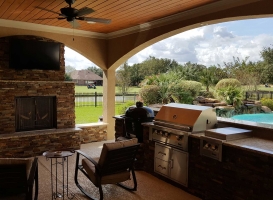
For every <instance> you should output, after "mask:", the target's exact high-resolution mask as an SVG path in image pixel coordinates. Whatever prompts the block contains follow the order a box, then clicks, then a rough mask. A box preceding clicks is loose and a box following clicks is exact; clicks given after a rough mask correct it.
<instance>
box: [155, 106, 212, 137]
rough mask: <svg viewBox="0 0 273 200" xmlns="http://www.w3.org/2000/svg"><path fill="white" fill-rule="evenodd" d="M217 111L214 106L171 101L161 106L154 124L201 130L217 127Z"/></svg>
mask: <svg viewBox="0 0 273 200" xmlns="http://www.w3.org/2000/svg"><path fill="white" fill-rule="evenodd" d="M216 123H217V117H216V113H215V111H214V110H213V108H212V107H208V106H198V105H189V104H180V103H169V104H166V105H164V106H162V107H161V109H160V110H159V112H158V113H157V115H156V116H155V119H154V124H156V125H160V126H167V127H170V128H177V129H186V131H190V132H200V131H205V130H207V129H211V128H215V124H216Z"/></svg>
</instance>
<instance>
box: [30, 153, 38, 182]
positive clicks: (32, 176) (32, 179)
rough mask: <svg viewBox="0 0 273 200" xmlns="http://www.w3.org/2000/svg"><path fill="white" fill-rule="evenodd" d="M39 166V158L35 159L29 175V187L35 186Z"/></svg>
mask: <svg viewBox="0 0 273 200" xmlns="http://www.w3.org/2000/svg"><path fill="white" fill-rule="evenodd" d="M37 166H38V158H34V160H33V162H32V166H31V169H30V173H29V176H28V187H32V186H33V183H34V179H35V173H36V170H37Z"/></svg>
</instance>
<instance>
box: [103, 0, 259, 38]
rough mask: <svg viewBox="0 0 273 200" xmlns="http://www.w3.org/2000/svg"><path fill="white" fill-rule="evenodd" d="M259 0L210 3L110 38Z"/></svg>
mask: <svg viewBox="0 0 273 200" xmlns="http://www.w3.org/2000/svg"><path fill="white" fill-rule="evenodd" d="M257 1H260V0H248V1H245V0H220V1H217V2H215V3H211V4H208V5H205V6H202V7H198V8H194V9H191V10H187V11H184V12H181V13H177V14H174V15H171V16H168V17H165V18H162V19H158V20H154V21H151V22H149V23H144V24H140V25H138V26H134V27H130V28H127V29H123V30H120V31H115V32H112V33H108V39H111V38H116V37H121V36H124V35H129V34H133V33H136V32H141V31H146V30H149V29H152V28H156V27H160V26H164V25H167V24H171V23H175V22H179V21H181V20H185V19H189V18H193V17H196V16H202V15H205V14H209V13H211V10H213V11H214V12H217V11H221V10H226V9H229V8H232V7H236V6H241V5H246V4H250V3H253V2H257Z"/></svg>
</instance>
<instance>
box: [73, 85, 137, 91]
mask: <svg viewBox="0 0 273 200" xmlns="http://www.w3.org/2000/svg"><path fill="white" fill-rule="evenodd" d="M139 90H140V88H139V87H130V88H129V90H128V92H129V93H134V92H138V91H139ZM95 92H97V93H102V92H103V88H102V86H97V87H96V89H88V88H87V86H75V93H95ZM116 93H119V89H118V87H116Z"/></svg>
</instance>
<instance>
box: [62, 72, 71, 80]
mask: <svg viewBox="0 0 273 200" xmlns="http://www.w3.org/2000/svg"><path fill="white" fill-rule="evenodd" d="M64 80H65V81H72V78H71V76H70V75H69V74H67V73H65V74H64Z"/></svg>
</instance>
